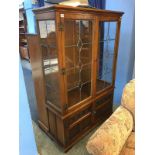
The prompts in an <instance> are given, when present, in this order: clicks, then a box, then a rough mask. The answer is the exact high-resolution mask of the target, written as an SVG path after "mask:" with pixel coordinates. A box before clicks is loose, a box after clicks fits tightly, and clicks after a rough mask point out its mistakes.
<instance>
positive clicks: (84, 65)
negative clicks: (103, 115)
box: [64, 16, 93, 108]
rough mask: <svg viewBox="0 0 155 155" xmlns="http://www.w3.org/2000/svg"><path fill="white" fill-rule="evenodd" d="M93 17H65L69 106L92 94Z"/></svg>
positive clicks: (66, 79)
mask: <svg viewBox="0 0 155 155" xmlns="http://www.w3.org/2000/svg"><path fill="white" fill-rule="evenodd" d="M92 27H93V20H92V19H89V18H88V19H82V16H81V18H77V19H74V18H71V19H70V18H67V17H66V16H65V17H64V55H65V59H64V61H65V73H66V74H65V77H66V78H65V82H66V95H67V96H66V100H67V101H66V102H67V104H68V108H70V107H72V106H74V105H76V104H78V103H80V102H83V101H86V100H87V99H89V98H91V96H92V89H91V88H92V76H91V75H92V63H93V60H92V32H93V30H92Z"/></svg>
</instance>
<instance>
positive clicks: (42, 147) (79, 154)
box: [22, 60, 117, 155]
mask: <svg viewBox="0 0 155 155" xmlns="http://www.w3.org/2000/svg"><path fill="white" fill-rule="evenodd" d="M22 67H23V73H24V80H25V85H26V90H27V96H28V101H29V107H30V112H31V118H32V124H33V129H34V135H35V140H36V145H37V148H38V153H39V155H88V152H87V150H86V147H85V146H86V143H87V141H88V139H89V137H90V136H91V135H92V134H93V133H94V132H95V130H96V129H94V130H92V131H91V132H90V133H89V134H88V135H87V136H85V137H84V138H83V139H81V140H80V141H79V142H78V143H77V144H75V145H74V146H73V147H72V148H71V149H70V150H69V151H68V152H67V153H63V152H62V150H61V149H60V148H58V147H57V145H56V144H55V143H54V141H52V140H51V139H50V138H49V137H48V136H47V135H46V134H45V133H44V132H43V131H42V130H41V129H40V128H39V127H38V125H37V120H38V114H37V106H36V98H35V94H34V85H33V80H32V72H31V66H30V64H29V63H28V62H27V61H24V60H22ZM116 108H117V106H114V110H115V109H116Z"/></svg>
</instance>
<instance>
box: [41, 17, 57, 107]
mask: <svg viewBox="0 0 155 155" xmlns="http://www.w3.org/2000/svg"><path fill="white" fill-rule="evenodd" d="M39 32H40V42H41V48H42V60H43V72H44V77H45V91H46V100H47V102H48V103H49V104H55V105H56V106H59V105H60V85H59V67H58V53H57V49H56V33H55V20H44V21H39Z"/></svg>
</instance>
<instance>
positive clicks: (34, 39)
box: [27, 35, 49, 131]
mask: <svg viewBox="0 0 155 155" xmlns="http://www.w3.org/2000/svg"><path fill="white" fill-rule="evenodd" d="M27 39H28V46H29V52H30V57H31V60H30V61H31V67H32V77H33V81H34V88H35V95H36V100H37V108H38V113H39V121H40V122H41V125H42V127H43V128H44V129H45V130H46V131H48V129H49V126H48V118H47V110H46V107H45V90H44V81H43V72H42V60H41V59H42V57H41V51H40V46H39V38H38V36H37V35H28V36H27Z"/></svg>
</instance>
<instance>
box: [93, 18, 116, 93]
mask: <svg viewBox="0 0 155 155" xmlns="http://www.w3.org/2000/svg"><path fill="white" fill-rule="evenodd" d="M98 24H99V30H98V31H99V40H98V52H97V59H96V60H97V61H96V62H97V64H96V67H97V73H96V93H97V94H99V93H100V92H101V93H102V92H103V91H104V90H106V88H109V87H111V86H114V85H113V84H114V70H115V67H116V64H115V59H116V52H117V51H116V50H115V49H116V43H117V42H116V30H117V22H116V21H102V20H99V22H98Z"/></svg>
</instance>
